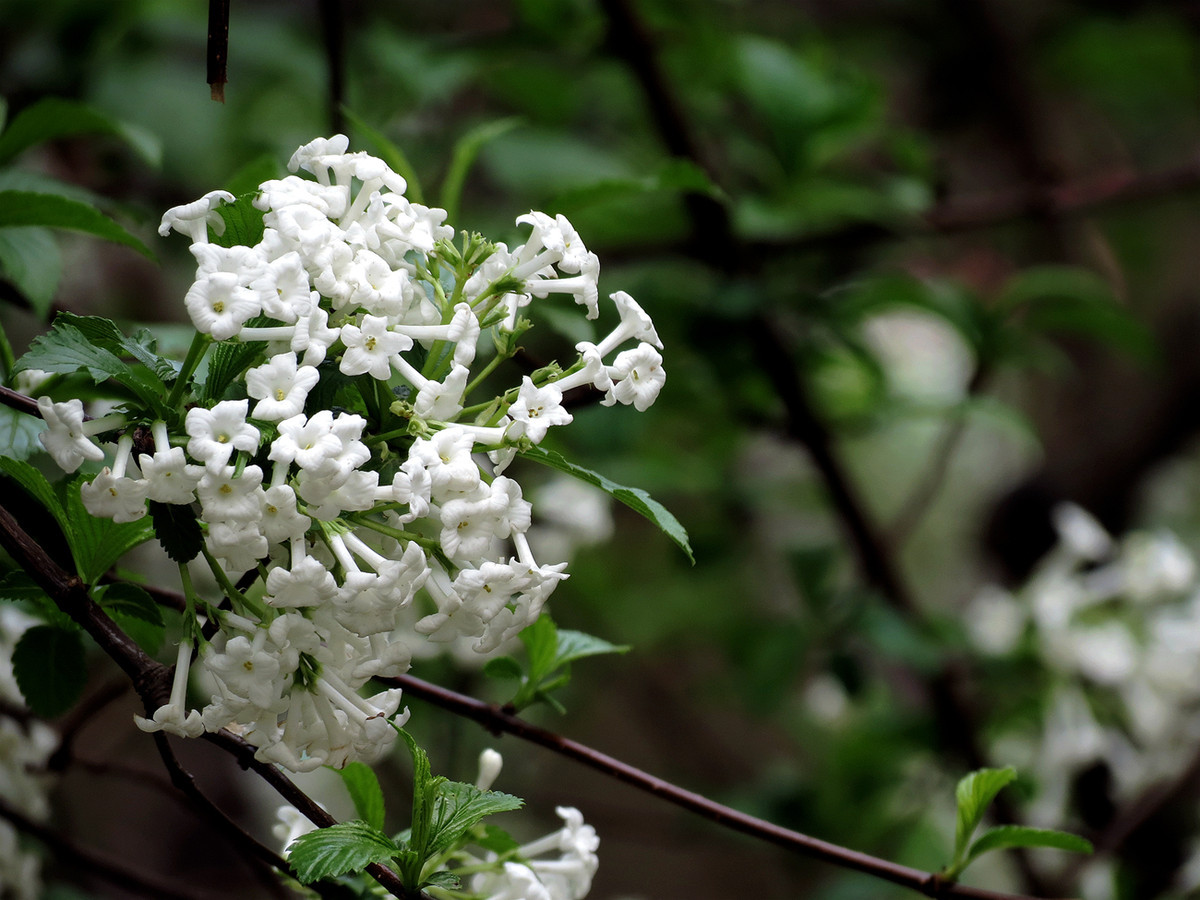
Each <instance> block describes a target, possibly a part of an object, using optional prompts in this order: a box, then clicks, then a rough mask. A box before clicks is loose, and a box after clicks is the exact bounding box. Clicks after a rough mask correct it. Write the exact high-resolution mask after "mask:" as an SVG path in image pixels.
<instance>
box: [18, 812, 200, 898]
mask: <svg viewBox="0 0 1200 900" xmlns="http://www.w3.org/2000/svg"><path fill="white" fill-rule="evenodd" d="M0 819H7V820H8V821H9V822H11V823H12V824H13V826H14V827H16V828H17V829H18V830H19V831H22V832H24V833H25V834H28V835H30V836H31V837H34V838H36V839H37V840H38V841H39V842H40V843H42V844H44V845H45V846H46V848H47V849H49V850H50V852H51V853H52V854H53V855H54V856H55V857H56V858H58V859H60V860H64V861H66V862H70V863H73V864H75V865H78V866H80V867H81V868H84V869H87V870H88V871H90V872H92V873H94V874H96V875H99V876H101V877H103V878H104V879H105V880H107V881H110V882H112V883H113V884H115V885H118V886H120V887H121V888H123V889H124V890H126V891H129V892H131V893H136V894H140V895H142V896H145V897H151V898H154V900H215V897H216V895H215V894H204V893H197V892H193V891H189V890H187V889H186V888H184V887H180V886H179V885H178V884H176V883H174V882H171V881H167V880H164V879H160V878H157V877H155V876H152V875H147V874H145V873H144V872H141V871H138V870H134V869H130V868H127V867H126V866H123V865H121V864H120V863H118V862H116V861H114V860H111V859H109V858H108V857H106V856H104V855H102V854H100V853H97V852H96V851H94V850H88V849H87V848H84V847H80V846H77V845H76V844H74V843H72V842H71V841H68V840H67V839H66V838H64V837H63V836H62V835H60V834H57V833H56V832H55V831H54V830H53V829H50V828H48V827H46V826H45V825H43V824H41V823H40V822H35V821H33V820H32V819H30V818H29V817H28V816H26V815H24V814H23V813H22V812H21V811H20V810H18V809H17V808H16V807H14V806H12V805H11V804H9V802H8V801H7V800H5V799H4V798H3V797H2V796H0Z"/></svg>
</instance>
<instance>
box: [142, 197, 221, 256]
mask: <svg viewBox="0 0 1200 900" xmlns="http://www.w3.org/2000/svg"><path fill="white" fill-rule="evenodd" d="M235 199H236V198H235V197H234V196H233V194H231V193H229V191H209V192H208V193H207V194H205V195H204V196H203V197H201V198H200V199H199V200H194V201H192V202H191V203H186V204H184V205H183V206H173V207H171V208H170V209H168V210H167V211H166V212H165V213H163V217H162V222H161V223H160V224H159V226H158V233H159V234H160V235H162V236H163V237H166V236H167V235H168V234H170V233H171V229H172V228H174V229H175V230H176V231H178V232H179V233H180V234H186V235H187V236H188V237H190V238H191V239H192V243H193V244H207V243H208V227H209V225H211V226H212V229H213V231H215V232H216V233H217V234H224V233H225V220H224V219H222V218H221V214H220V213H219V212H217V207H218V206H220V205H221V204H222V203H233V202H234V200H235Z"/></svg>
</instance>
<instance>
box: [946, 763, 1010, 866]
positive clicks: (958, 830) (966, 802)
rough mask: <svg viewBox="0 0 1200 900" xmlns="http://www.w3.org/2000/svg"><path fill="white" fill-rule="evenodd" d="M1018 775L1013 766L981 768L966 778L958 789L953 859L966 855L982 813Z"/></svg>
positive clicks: (956, 860)
mask: <svg viewBox="0 0 1200 900" xmlns="http://www.w3.org/2000/svg"><path fill="white" fill-rule="evenodd" d="M1016 777H1017V770H1016V769H1014V768H1013V767H1012V766H1007V767H1006V768H1003V769H979V770H978V771H975V772H972V773H971V774H970V775H968V776H966V777H965V778H963V779H962V780H961V781H960V782H959V783H958V786H957V787H956V788H955V791H954V795H955V798H956V799H957V801H958V821H957V823H956V825H955V828H954V860H955V863H958V862H959V861H960V860H962V859H963V858H964V857H965V854H966V851H967V845H968V843H969V842H970V840H971V835H973V834H974V833H975V829H976V828H978V827H979V823H980V822H981V821H982V820H983V814H984V813H985V812H987V808H988V806H989V805H990V804H991V802H992V800H994V799H995V797H996V794H998V793H1000V790H1001V789H1002V788H1003V787H1004V786H1005V785H1007V784H1010V783H1011V782H1012V781H1013V779H1014V778H1016Z"/></svg>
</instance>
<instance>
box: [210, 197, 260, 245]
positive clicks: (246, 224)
mask: <svg viewBox="0 0 1200 900" xmlns="http://www.w3.org/2000/svg"><path fill="white" fill-rule="evenodd" d="M257 196H258V192H257V191H256V192H253V193H249V194H242V196H240V197H238V198H237V200H236V201H235V202H233V203H226V204H223V205H221V206H218V207H217V212H218V213H219V214H220V216H221V219H222V220H223V221H224V222H225V231H224V232H222V233H221V234H215V233H213V229H212V226H209V237H210V238H211V240H212V242H213V243H214V244H216V245H217V246H218V247H236V246H240V247H253V246H254V245H255V244H257V243H258V242H259V241H261V240H262V236H263V230H264V229H263V211H262V210H261V209H258V208H257V207H255V205H254V198H255V197H257Z"/></svg>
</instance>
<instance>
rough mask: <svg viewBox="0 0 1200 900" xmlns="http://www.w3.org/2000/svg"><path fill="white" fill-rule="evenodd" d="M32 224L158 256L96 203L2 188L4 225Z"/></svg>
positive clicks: (0, 208)
mask: <svg viewBox="0 0 1200 900" xmlns="http://www.w3.org/2000/svg"><path fill="white" fill-rule="evenodd" d="M31 225H33V226H39V227H43V228H62V229H65V230H67V231H81V232H83V233H84V234H91V235H95V236H96V237H99V238H104V240H106V241H112V242H113V243H114V244H123V245H124V246H126V247H130V248H132V249H134V250H136V251H137V252H138V253H140V254H142V255H143V256H145V257H146V258H147V259H154V254H153V253H151V252H150V248H149V247H147V246H146V245H145V244H143V243H142V242H141V241H140V240H138V239H137V238H136V237H134V236H133V235H132V234H130V233H129V232H128V231H126V230H125V229H124V228H123V227H122V226H120V225H118V224H117V223H116V222H115V221H113V220H112V219H110V218H109V217H108V216H106V215H104V213H102V212H100V210H98V209H96V208H95V207H94V206H90V205H89V204H87V203H81V202H79V201H78V200H72V199H70V198H67V197H63V196H60V195H58V194H37V193H34V192H33V191H0V228H14V227H16V228H23V227H27V226H31Z"/></svg>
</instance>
